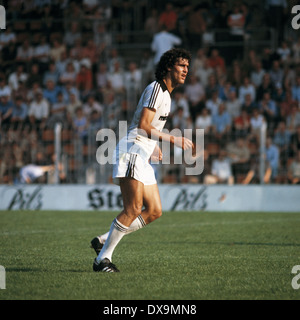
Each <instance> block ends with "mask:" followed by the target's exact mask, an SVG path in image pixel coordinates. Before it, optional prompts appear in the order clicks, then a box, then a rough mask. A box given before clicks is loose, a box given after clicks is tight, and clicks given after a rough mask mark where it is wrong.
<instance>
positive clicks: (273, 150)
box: [265, 137, 280, 183]
mask: <svg viewBox="0 0 300 320" xmlns="http://www.w3.org/2000/svg"><path fill="white" fill-rule="evenodd" d="M279 155H280V153H279V148H278V147H277V146H276V145H275V144H274V143H273V141H272V138H271V137H267V140H266V161H267V165H268V169H270V170H271V172H270V176H269V177H268V178H266V181H265V182H266V183H269V182H270V181H272V182H273V181H275V179H276V177H277V175H278V169H279Z"/></svg>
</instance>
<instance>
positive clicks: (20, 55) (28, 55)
mask: <svg viewBox="0 0 300 320" xmlns="http://www.w3.org/2000/svg"><path fill="white" fill-rule="evenodd" d="M33 55H34V50H33V47H32V46H31V44H30V42H29V40H28V39H24V41H23V43H22V44H21V45H20V46H18V50H17V57H16V59H17V62H19V63H23V64H24V65H25V66H26V69H25V70H28V67H29V64H30V63H31V62H32V59H33Z"/></svg>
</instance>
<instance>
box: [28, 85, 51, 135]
mask: <svg viewBox="0 0 300 320" xmlns="http://www.w3.org/2000/svg"><path fill="white" fill-rule="evenodd" d="M28 116H29V121H30V123H31V125H32V126H33V127H35V128H37V129H38V130H39V129H40V130H43V129H44V128H45V125H46V120H47V118H48V116H49V102H48V101H47V100H46V99H45V98H44V97H43V92H42V90H40V89H38V90H37V91H36V94H35V97H34V100H33V101H32V102H31V103H30V105H29V112H28Z"/></svg>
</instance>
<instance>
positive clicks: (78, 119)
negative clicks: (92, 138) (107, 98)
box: [73, 107, 89, 142]
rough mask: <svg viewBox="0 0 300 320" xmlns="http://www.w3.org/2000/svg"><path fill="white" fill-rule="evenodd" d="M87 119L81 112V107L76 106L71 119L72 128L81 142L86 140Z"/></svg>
mask: <svg viewBox="0 0 300 320" xmlns="http://www.w3.org/2000/svg"><path fill="white" fill-rule="evenodd" d="M88 125H89V123H88V119H87V117H86V116H85V115H84V113H83V109H82V108H80V107H78V108H77V109H76V111H75V117H74V119H73V128H74V130H75V134H76V136H77V137H79V138H81V139H82V140H83V142H86V141H87V135H88Z"/></svg>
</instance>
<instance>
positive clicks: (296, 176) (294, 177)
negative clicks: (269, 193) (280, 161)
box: [287, 149, 300, 184]
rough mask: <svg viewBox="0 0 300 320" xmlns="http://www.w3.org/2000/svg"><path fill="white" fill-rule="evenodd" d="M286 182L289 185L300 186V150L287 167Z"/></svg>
mask: <svg viewBox="0 0 300 320" xmlns="http://www.w3.org/2000/svg"><path fill="white" fill-rule="evenodd" d="M287 177H288V181H289V183H291V184H300V149H299V150H297V153H296V156H295V158H294V159H293V161H292V162H291V163H290V165H289V167H288V174H287Z"/></svg>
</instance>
